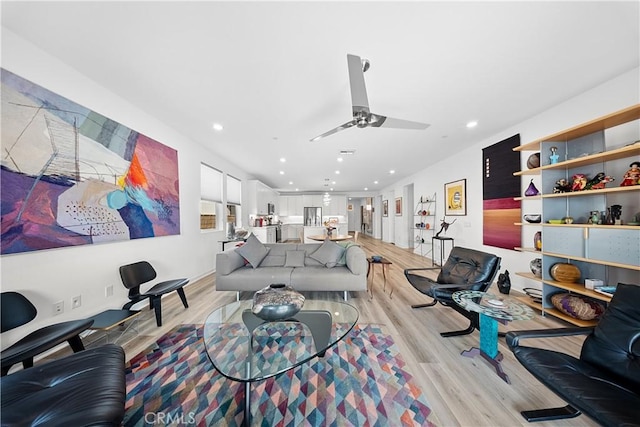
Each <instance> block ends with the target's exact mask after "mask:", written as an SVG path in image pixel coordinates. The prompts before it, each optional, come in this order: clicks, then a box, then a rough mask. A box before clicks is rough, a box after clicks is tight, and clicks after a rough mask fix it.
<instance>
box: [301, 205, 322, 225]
mask: <svg viewBox="0 0 640 427" xmlns="http://www.w3.org/2000/svg"><path fill="white" fill-rule="evenodd" d="M304 225H318V226H321V225H322V208H304Z"/></svg>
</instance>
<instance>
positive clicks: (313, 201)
mask: <svg viewBox="0 0 640 427" xmlns="http://www.w3.org/2000/svg"><path fill="white" fill-rule="evenodd" d="M302 207H303V208H322V207H324V204H323V203H322V194H303V195H302Z"/></svg>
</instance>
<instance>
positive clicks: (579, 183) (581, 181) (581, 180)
mask: <svg viewBox="0 0 640 427" xmlns="http://www.w3.org/2000/svg"><path fill="white" fill-rule="evenodd" d="M572 179H573V185H572V186H571V191H582V190H584V188H585V187H586V186H587V176H586V175H585V174H583V173H577V174H575V175H573V177H572Z"/></svg>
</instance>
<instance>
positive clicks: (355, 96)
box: [311, 54, 429, 142]
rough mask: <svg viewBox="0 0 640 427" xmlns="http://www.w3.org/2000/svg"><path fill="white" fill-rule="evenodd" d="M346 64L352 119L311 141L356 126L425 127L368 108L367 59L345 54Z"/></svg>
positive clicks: (426, 126)
mask: <svg viewBox="0 0 640 427" xmlns="http://www.w3.org/2000/svg"><path fill="white" fill-rule="evenodd" d="M347 65H348V66H349V84H350V87H351V104H352V106H353V119H351V120H349V121H348V122H347V123H345V124H342V125H340V126H338V127H336V128H333V129H331V130H330V131H328V132H325V133H323V134H322V135H318V136H316V137H315V138H313V139H311V141H312V142H313V141H317V140H319V139H322V138H325V137H327V136H329V135H333V134H334V133H337V132H340V131H341V130H345V129H349V128H350V127H353V126H356V127H359V128H366V127H376V128H377V127H385V128H394V129H426V128H428V127H429V125H428V124H426V123H420V122H412V121H409V120H401V119H394V118H392V117H387V116H381V115H379V114H375V113H372V112H371V111H370V110H369V100H368V98H367V88H366V87H365V85H364V72H365V71H367V70H368V69H369V61H367V60H366V59H365V60H362V59H360V57H359V56H356V55H351V54H348V55H347Z"/></svg>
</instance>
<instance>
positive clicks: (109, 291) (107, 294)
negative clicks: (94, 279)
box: [104, 285, 113, 297]
mask: <svg viewBox="0 0 640 427" xmlns="http://www.w3.org/2000/svg"><path fill="white" fill-rule="evenodd" d="M104 296H105V297H112V296H113V285H109V286H107V287H105V288H104Z"/></svg>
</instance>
